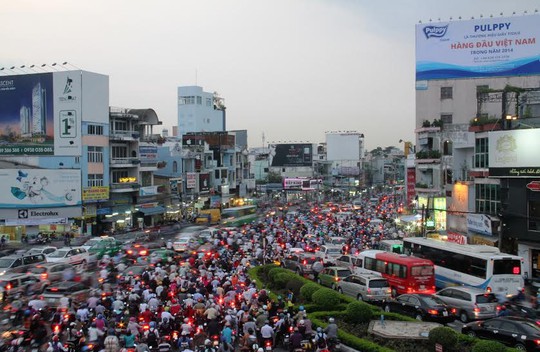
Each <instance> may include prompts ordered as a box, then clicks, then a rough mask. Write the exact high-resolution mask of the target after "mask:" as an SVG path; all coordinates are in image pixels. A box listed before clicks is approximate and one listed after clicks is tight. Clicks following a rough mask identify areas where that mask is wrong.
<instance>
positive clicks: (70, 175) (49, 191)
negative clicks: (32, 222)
mask: <svg viewBox="0 0 540 352" xmlns="http://www.w3.org/2000/svg"><path fill="white" fill-rule="evenodd" d="M0 194H2V197H0V208H39V207H64V206H69V205H80V204H81V171H80V170H65V169H64V170H49V169H11V170H0Z"/></svg>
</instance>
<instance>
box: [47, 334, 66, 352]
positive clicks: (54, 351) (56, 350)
mask: <svg viewBox="0 0 540 352" xmlns="http://www.w3.org/2000/svg"><path fill="white" fill-rule="evenodd" d="M64 351H67V349H66V348H64V345H63V344H62V342H60V338H59V337H58V335H54V336H53V338H52V341H51V342H49V347H47V352H64Z"/></svg>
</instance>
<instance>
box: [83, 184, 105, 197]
mask: <svg viewBox="0 0 540 352" xmlns="http://www.w3.org/2000/svg"><path fill="white" fill-rule="evenodd" d="M82 199H83V200H105V199H109V187H107V186H99V187H90V188H85V189H83V193H82Z"/></svg>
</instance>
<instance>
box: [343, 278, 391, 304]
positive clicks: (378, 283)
mask: <svg viewBox="0 0 540 352" xmlns="http://www.w3.org/2000/svg"><path fill="white" fill-rule="evenodd" d="M337 290H338V292H339V293H343V294H345V295H347V296H350V297H354V298H355V299H357V300H359V301H367V302H383V301H386V300H388V299H390V297H391V290H390V285H389V284H388V281H386V279H384V278H382V277H380V276H378V275H369V274H365V275H355V274H353V275H349V276H347V277H346V278H344V279H343V280H340V281H339V282H338V283H337Z"/></svg>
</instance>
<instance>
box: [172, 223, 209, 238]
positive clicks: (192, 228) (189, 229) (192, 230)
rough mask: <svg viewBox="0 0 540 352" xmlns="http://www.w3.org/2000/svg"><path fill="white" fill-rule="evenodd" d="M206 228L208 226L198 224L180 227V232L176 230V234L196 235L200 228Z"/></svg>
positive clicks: (179, 235)
mask: <svg viewBox="0 0 540 352" xmlns="http://www.w3.org/2000/svg"><path fill="white" fill-rule="evenodd" d="M207 228H208V227H207V226H199V225H194V226H187V227H184V228H183V229H181V230H180V232H178V234H177V236H178V237H181V236H191V235H198V234H199V232H201V231H202V230H206V229H207Z"/></svg>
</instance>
